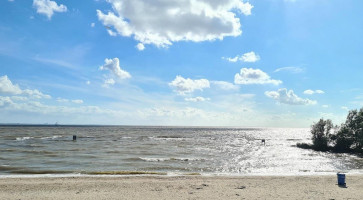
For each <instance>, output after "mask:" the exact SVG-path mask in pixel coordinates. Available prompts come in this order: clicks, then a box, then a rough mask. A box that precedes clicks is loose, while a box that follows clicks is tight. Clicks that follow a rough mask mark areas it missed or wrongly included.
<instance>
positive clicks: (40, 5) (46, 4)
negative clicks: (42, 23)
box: [33, 0, 67, 19]
mask: <svg viewBox="0 0 363 200" xmlns="http://www.w3.org/2000/svg"><path fill="white" fill-rule="evenodd" d="M33 6H34V7H35V8H36V9H37V13H39V14H44V15H46V16H47V17H48V19H51V18H52V16H53V14H54V12H67V7H66V6H65V5H63V4H60V5H58V4H57V2H55V1H50V0H34V1H33Z"/></svg>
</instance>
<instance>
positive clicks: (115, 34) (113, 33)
mask: <svg viewBox="0 0 363 200" xmlns="http://www.w3.org/2000/svg"><path fill="white" fill-rule="evenodd" d="M107 33H108V34H109V35H111V36H113V37H116V36H117V33H116V32H114V31H112V30H110V29H107Z"/></svg>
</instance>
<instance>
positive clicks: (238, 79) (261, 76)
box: [234, 68, 282, 85]
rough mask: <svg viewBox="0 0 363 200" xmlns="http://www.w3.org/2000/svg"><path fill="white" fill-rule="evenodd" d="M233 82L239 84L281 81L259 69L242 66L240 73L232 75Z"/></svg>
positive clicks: (276, 83) (279, 82)
mask: <svg viewBox="0 0 363 200" xmlns="http://www.w3.org/2000/svg"><path fill="white" fill-rule="evenodd" d="M234 83H235V84H241V85H249V84H274V85H279V84H281V83H282V81H280V80H274V79H271V77H270V76H269V75H268V74H266V73H265V72H263V71H261V70H260V69H252V68H242V69H241V72H240V73H237V74H236V75H235V76H234Z"/></svg>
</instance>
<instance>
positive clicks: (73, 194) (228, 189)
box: [0, 174, 363, 200]
mask: <svg viewBox="0 0 363 200" xmlns="http://www.w3.org/2000/svg"><path fill="white" fill-rule="evenodd" d="M336 179H337V178H336V176H286V177H279V176H272V177H267V176H245V177H219V176H213V177H208V176H178V177H168V176H124V177H67V178H0V199H16V200H18V199H22V200H23V199H326V200H329V199H359V200H361V199H363V175H349V174H348V175H347V177H346V182H347V187H346V188H342V187H339V186H338V185H337V180H336Z"/></svg>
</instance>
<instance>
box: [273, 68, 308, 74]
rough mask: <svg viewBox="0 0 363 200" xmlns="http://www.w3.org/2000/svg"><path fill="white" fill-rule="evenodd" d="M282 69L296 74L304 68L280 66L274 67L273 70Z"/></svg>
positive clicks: (280, 70) (278, 70)
mask: <svg viewBox="0 0 363 200" xmlns="http://www.w3.org/2000/svg"><path fill="white" fill-rule="evenodd" d="M282 71H287V72H291V73H294V74H298V73H302V72H304V71H305V69H304V68H301V67H281V68H278V69H276V70H275V71H274V72H282Z"/></svg>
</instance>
